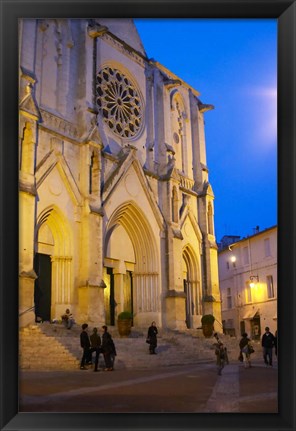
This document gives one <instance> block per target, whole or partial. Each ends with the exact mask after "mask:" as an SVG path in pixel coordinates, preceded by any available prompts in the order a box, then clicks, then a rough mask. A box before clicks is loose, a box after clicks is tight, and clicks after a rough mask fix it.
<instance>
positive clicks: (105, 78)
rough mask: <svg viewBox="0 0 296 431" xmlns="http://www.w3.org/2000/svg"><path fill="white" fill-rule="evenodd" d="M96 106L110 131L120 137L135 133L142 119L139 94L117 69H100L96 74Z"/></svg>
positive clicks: (130, 136)
mask: <svg viewBox="0 0 296 431" xmlns="http://www.w3.org/2000/svg"><path fill="white" fill-rule="evenodd" d="M96 85H97V106H98V109H99V112H100V113H101V115H102V117H103V120H104V122H105V123H107V124H108V126H109V127H110V129H111V130H112V132H114V133H115V134H116V135H119V136H120V137H122V138H132V137H134V136H136V135H137V133H138V132H139V130H140V127H141V121H142V115H143V114H142V104H141V99H140V95H139V93H138V92H137V90H136V89H135V87H134V85H133V84H132V83H131V81H130V80H129V79H128V78H127V77H126V76H125V75H123V74H122V73H121V72H120V71H119V70H117V69H113V68H111V67H106V68H104V69H102V70H101V71H100V72H99V73H98V75H97V84H96Z"/></svg>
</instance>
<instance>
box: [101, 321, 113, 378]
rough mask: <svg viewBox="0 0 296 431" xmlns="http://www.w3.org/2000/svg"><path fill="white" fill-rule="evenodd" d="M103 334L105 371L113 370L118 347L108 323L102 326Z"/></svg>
mask: <svg viewBox="0 0 296 431" xmlns="http://www.w3.org/2000/svg"><path fill="white" fill-rule="evenodd" d="M102 328H103V331H104V332H103V335H102V352H103V355H104V359H105V365H106V368H105V371H113V370H114V359H115V356H116V349H115V345H114V342H113V340H112V337H111V334H109V332H108V328H107V326H106V325H104V326H102Z"/></svg>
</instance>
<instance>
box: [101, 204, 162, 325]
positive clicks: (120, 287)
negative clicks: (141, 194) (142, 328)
mask: <svg viewBox="0 0 296 431" xmlns="http://www.w3.org/2000/svg"><path fill="white" fill-rule="evenodd" d="M157 255H158V253H157V249H156V244H155V239H154V235H153V232H152V229H151V227H150V225H149V223H148V221H147V219H146V217H145V215H144V213H143V212H142V210H141V209H140V208H139V207H138V206H137V205H136V204H134V203H131V202H129V203H126V204H124V205H122V206H120V207H119V208H118V209H117V210H116V211H115V212H114V213H113V215H112V216H111V218H110V221H109V223H108V226H107V229H106V235H105V243H104V267H105V277H104V281H105V284H106V285H107V288H106V289H105V309H106V316H107V318H108V320H109V322H111V324H112V322H114V321H115V318H116V315H117V314H119V313H120V312H121V311H132V312H133V314H134V317H135V323H136V324H137V325H141V324H145V325H146V324H147V323H148V322H150V321H152V320H158V318H157V317H158V315H159V313H160V308H161V307H160V286H159V274H158V259H157ZM112 304H113V305H114V309H112Z"/></svg>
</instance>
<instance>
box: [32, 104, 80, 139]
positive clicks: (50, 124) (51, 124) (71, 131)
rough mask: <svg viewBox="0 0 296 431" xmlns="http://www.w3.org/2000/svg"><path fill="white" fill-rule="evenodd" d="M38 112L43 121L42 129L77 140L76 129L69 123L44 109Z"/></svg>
mask: <svg viewBox="0 0 296 431" xmlns="http://www.w3.org/2000/svg"><path fill="white" fill-rule="evenodd" d="M40 112H41V115H42V119H43V122H42V126H43V127H46V128H47V129H49V130H52V131H55V132H57V133H59V134H61V135H63V136H67V137H69V138H72V139H76V140H77V139H78V138H79V133H78V128H77V127H76V126H75V125H74V124H72V123H71V122H70V121H67V120H64V119H63V118H61V117H58V116H57V115H55V114H52V113H51V112H48V111H46V110H44V109H40Z"/></svg>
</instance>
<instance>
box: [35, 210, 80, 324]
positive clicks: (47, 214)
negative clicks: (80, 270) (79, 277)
mask: <svg viewBox="0 0 296 431" xmlns="http://www.w3.org/2000/svg"><path fill="white" fill-rule="evenodd" d="M71 243H72V241H71V234H70V229H69V226H68V223H67V221H66V220H65V218H64V217H63V215H62V214H61V212H60V211H59V210H58V209H57V208H49V209H47V210H45V211H43V213H42V214H41V215H40V216H39V218H38V222H37V226H36V241H35V255H34V269H35V272H36V275H37V279H36V280H35V287H34V304H35V315H36V320H43V321H44V320H51V319H52V318H53V317H56V315H61V314H62V313H63V312H64V309H65V305H69V304H71V299H72V298H71V285H72V253H71V252H70V250H71Z"/></svg>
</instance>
